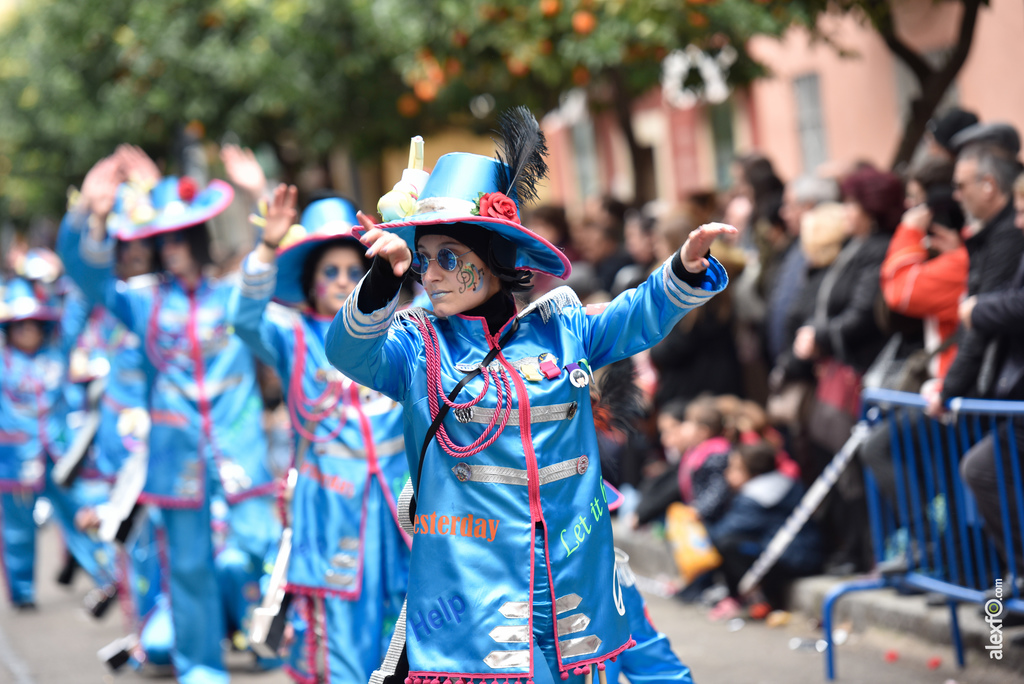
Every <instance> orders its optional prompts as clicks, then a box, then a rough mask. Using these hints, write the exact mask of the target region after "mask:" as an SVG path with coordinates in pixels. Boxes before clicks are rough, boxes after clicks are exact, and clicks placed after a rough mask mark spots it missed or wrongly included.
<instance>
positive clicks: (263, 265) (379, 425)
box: [234, 185, 412, 684]
mask: <svg viewBox="0 0 1024 684" xmlns="http://www.w3.org/2000/svg"><path fill="white" fill-rule="evenodd" d="M295 194H296V191H295V188H294V187H292V188H290V189H286V188H285V186H283V185H282V186H280V187H279V188H277V190H276V191H275V193H274V197H273V202H272V203H271V205H270V207H269V211H268V214H267V220H266V227H265V229H264V232H263V239H262V242H261V243H260V244H259V245H258V246H257V247H256V250H255V251H253V252H252V254H250V255H249V257H248V258H247V259H246V261H245V262H244V264H243V270H242V286H241V298H240V301H239V304H238V310H237V313H236V315H235V318H234V326H235V332H236V333H237V334H238V336H239V337H241V338H242V339H243V340H245V342H246V344H248V345H249V347H250V348H251V349H252V350H253V353H254V354H256V355H257V357H259V358H260V359H261V360H262V361H263V362H264V363H266V364H268V365H270V366H271V367H273V368H275V369H276V370H277V372H278V374H279V375H280V377H281V378H282V384H283V389H284V393H285V397H286V401H287V404H288V409H289V414H290V416H291V421H292V425H293V429H294V431H295V451H294V453H295V460H294V463H293V473H294V475H292V477H294V478H295V480H294V483H295V484H294V492H293V495H292V499H291V505H290V507H289V506H287V502H285V504H286V506H285V508H286V513H285V514H286V515H287V517H288V518H289V519H290V523H291V528H292V531H293V541H292V553H291V559H290V563H289V566H288V575H287V577H288V591H290V592H292V593H293V594H295V595H298V597H299V599H298V601H297V602H293V604H292V605H293V609H295V610H297V611H298V614H299V615H298V618H299V619H297V620H295V621H294V623H295V624H297V625H299V626H301V627H303V628H302V629H298V630H297V633H298V634H297V636H298V638H297V639H296V642H295V643H294V644H293V645H292V648H291V656H290V658H289V671H290V674H291V675H292V677H293V678H294V679H295V680H296V681H299V682H306V681H309V682H320V681H325V682H345V683H351V684H364V683H365V682H366V681H367V680H368V679H369V677H370V673H371V672H372V671H373V669H374V668H375V667H377V665H379V664H380V661H381V658H382V657H383V654H384V651H385V650H386V648H387V645H388V643H389V641H390V639H391V633H392V631H393V629H394V625H395V621H396V620H397V618H398V614H399V612H400V610H401V607H402V601H403V599H404V598H405V589H406V583H407V577H408V564H409V546H410V545H411V543H412V541H411V539H410V538H409V537H408V536H407V535H406V534H405V533H404V532H403V531H402V530H401V528H400V527H399V525H398V517H397V516H398V510H397V501H396V492H399V491H401V489H402V486H403V485H404V484H405V481H406V480H407V479H408V468H407V466H406V462H405V443H404V440H403V436H402V411H401V409H400V407H399V406H398V405H397V404H396V403H395V402H394V401H393V400H391V399H389V398H388V397H385V396H384V395H382V394H380V393H379V392H375V391H372V390H368V389H367V388H365V387H361V386H359V385H357V384H356V383H354V382H353V381H351V380H349V379H348V378H346V377H345V376H343V375H342V374H340V373H338V371H336V370H334V369H333V368H331V367H330V365H329V364H328V363H327V357H326V356H325V354H324V337H325V336H326V334H327V328H328V326H329V325H330V322H331V320H333V318H334V316H335V314H336V313H337V312H338V310H339V309H341V307H342V305H343V304H344V303H345V300H346V299H347V298H348V296H349V295H350V294H351V293H352V290H353V289H355V286H356V283H358V282H359V280H360V278H362V276H363V274H364V273H365V272H366V263H367V262H366V260H365V259H364V257H363V252H364V251H365V250H364V249H363V248H362V246H361V245H360V244H359V241H358V239H357V238H356V237H355V236H353V234H352V225H353V224H354V223H355V221H356V217H355V209H354V208H353V207H352V205H351V204H349V203H348V202H347V201H346V200H343V199H339V198H328V199H321V200H318V201H315V202H313V203H312V204H310V205H309V207H307V209H306V210H305V212H303V214H302V225H301V226H291V223H292V221H293V220H294V217H295ZM286 234H287V235H286ZM271 297H273V299H274V300H276V301H277V302H279V303H280V304H283V305H285V306H280V305H279V304H273V303H270V299H271Z"/></svg>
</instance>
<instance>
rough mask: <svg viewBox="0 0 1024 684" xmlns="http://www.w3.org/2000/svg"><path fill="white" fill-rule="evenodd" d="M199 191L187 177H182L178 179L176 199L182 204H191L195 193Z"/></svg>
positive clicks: (194, 183)
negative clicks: (178, 198) (179, 199)
mask: <svg viewBox="0 0 1024 684" xmlns="http://www.w3.org/2000/svg"><path fill="white" fill-rule="evenodd" d="M198 191H199V186H198V185H196V182H195V181H194V180H192V179H191V178H189V177H188V176H182V177H181V178H179V179H178V197H180V198H181V201H182V202H191V201H192V200H194V199H195V198H196V193H197V192H198Z"/></svg>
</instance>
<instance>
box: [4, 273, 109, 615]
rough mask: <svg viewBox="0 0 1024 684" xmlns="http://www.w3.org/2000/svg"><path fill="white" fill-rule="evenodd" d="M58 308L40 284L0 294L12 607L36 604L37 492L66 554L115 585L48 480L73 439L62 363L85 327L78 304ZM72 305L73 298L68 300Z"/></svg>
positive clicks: (67, 498) (71, 503) (73, 506)
mask: <svg viewBox="0 0 1024 684" xmlns="http://www.w3.org/2000/svg"><path fill="white" fill-rule="evenodd" d="M68 299H69V301H68V302H67V303H66V306H65V307H64V310H63V311H64V313H63V314H62V313H61V308H60V306H61V305H60V303H58V302H57V301H56V299H55V298H54V297H53V296H52V293H50V292H49V291H47V289H46V288H44V287H43V286H42V284H40V283H37V282H36V283H33V282H29V281H27V280H24V279H22V278H13V279H11V280H9V281H7V283H6V284H5V286H4V287H3V293H2V296H0V327H2V331H3V335H4V338H5V341H4V344H3V346H2V348H0V353H2V355H3V359H2V366H0V504H2V508H0V519H2V520H0V561H2V566H3V571H4V576H5V580H6V582H7V589H8V594H9V596H10V599H11V602H12V603H13V604H14V605H15V606H17V607H20V608H28V607H33V606H34V605H35V603H34V602H35V583H34V569H35V544H36V523H35V520H34V519H33V515H32V513H33V510H34V508H35V504H36V500H37V498H38V497H39V496H40V495H43V496H45V497H46V498H47V499H48V500H49V501H50V503H51V504H52V505H53V510H54V516H55V517H56V519H57V521H58V522H59V523H60V525H61V527H62V529H63V533H64V541H65V544H66V545H67V547H68V550H69V551H70V552H71V554H72V556H73V557H74V558H75V560H76V561H77V562H78V564H79V565H81V566H82V567H83V568H84V569H85V570H86V571H87V572H88V573H89V574H90V575H91V576H92V577H93V579H94V580H95V581H96V583H97V585H99V586H103V587H105V586H109V585H111V583H112V582H113V581H114V576H113V567H112V555H111V553H110V551H109V549H108V548H107V547H106V546H105V545H104V544H101V543H99V542H97V541H96V540H94V539H91V538H90V537H88V536H87V535H85V534H83V533H81V532H79V531H78V530H77V529H75V526H74V518H75V514H76V512H77V511H78V509H79V507H80V502H79V500H78V499H77V498H76V497H75V496H74V494H73V493H72V492H68V491H65V490H63V489H61V488H59V487H57V486H56V485H55V484H54V483H53V480H52V478H51V472H52V470H53V466H54V463H55V462H56V461H57V459H59V458H60V457H61V456H62V455H63V453H64V450H65V449H66V448H67V446H68V444H69V443H70V442H71V438H72V435H71V434H70V430H69V428H68V420H67V417H68V412H69V408H70V406H69V396H68V394H69V393H68V390H69V389H70V388H69V386H68V384H67V359H68V355H69V353H70V351H71V347H72V345H73V343H74V341H75V339H76V338H77V337H78V333H79V332H80V331H81V329H82V326H83V325H84V322H85V311H86V309H85V307H84V306H82V305H81V302H80V301H78V300H76V299H75V296H74V295H73V294H71V295H68ZM71 300H74V301H71Z"/></svg>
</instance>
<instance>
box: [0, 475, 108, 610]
mask: <svg viewBox="0 0 1024 684" xmlns="http://www.w3.org/2000/svg"><path fill="white" fill-rule="evenodd" d="M101 488H102V487H101ZM103 491H104V492H105V489H103ZM102 495H103V494H102V492H100V491H99V489H97V485H94V484H92V483H81V484H78V485H76V486H75V487H74V488H73V489H72V490H70V491H68V490H65V489H61V488H60V487H58V486H57V485H55V484H53V482H52V481H51V480H50V476H49V471H48V472H47V475H46V485H45V488H44V489H43V492H42V493H41V494H38V493H36V492H34V491H30V490H25V491H20V492H7V493H4V494H0V546H2V549H0V556H2V559H0V560H2V565H3V571H4V577H5V580H6V582H7V590H8V596H9V597H10V599H11V602H12V603H14V604H15V605H19V604H24V603H32V602H33V601H35V579H34V575H35V555H36V523H35V520H34V519H33V517H32V511H33V510H34V509H35V505H36V500H37V499H38V498H39V497H40V496H44V497H46V498H47V499H48V500H49V501H50V503H51V504H52V505H53V516H54V518H55V519H56V520H57V523H58V524H59V525H60V527H61V531H62V532H63V535H64V543H65V545H66V546H67V549H68V551H69V552H70V553H71V555H72V556H74V558H75V560H76V561H78V564H79V565H81V566H82V568H83V569H84V570H85V571H86V572H87V573H89V575H90V576H92V578H93V579H94V580H95V582H96V584H98V585H100V586H106V585H108V584H111V583H113V582H114V579H115V575H114V566H113V562H114V555H113V551H112V550H111V549H110V548H109V547H108V546H107V545H106V544H103V543H102V542H100V541H98V540H96V539H93V538H91V537H90V536H89V535H87V534H85V533H83V532H81V531H79V530H77V529H75V523H74V521H75V513H76V512H77V511H78V509H79V508H80V507H81V506H82V505H85V504H94V503H96V502H97V501H96V500H94V499H97V500H101V499H102Z"/></svg>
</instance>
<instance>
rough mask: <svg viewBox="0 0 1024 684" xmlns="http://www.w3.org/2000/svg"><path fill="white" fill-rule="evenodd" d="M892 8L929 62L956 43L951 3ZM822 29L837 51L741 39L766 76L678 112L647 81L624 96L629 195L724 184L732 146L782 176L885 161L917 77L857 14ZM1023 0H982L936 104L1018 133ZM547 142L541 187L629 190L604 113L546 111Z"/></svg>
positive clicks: (575, 195) (564, 193) (955, 10)
mask: <svg viewBox="0 0 1024 684" xmlns="http://www.w3.org/2000/svg"><path fill="white" fill-rule="evenodd" d="M894 4H895V5H896V10H897V14H896V17H895V19H896V26H897V31H898V34H899V35H900V36H901V38H903V40H904V41H905V42H906V43H907V44H908V45H910V46H911V47H912V48H914V49H915V50H916V51H918V52H919V53H921V54H923V55H924V56H925V58H926V59H929V60H941V59H943V58H944V56H945V54H946V53H947V52H948V50H950V49H951V47H952V46H953V45H954V43H955V41H956V35H957V31H958V29H959V25H960V15H961V12H962V6H961V5H960V4H959V3H953V2H950V3H934V2H932V0H907V2H902V3H894ZM821 28H822V29H823V30H824V31H825V33H826V34H827V35H828V36H830V38H831V40H832V41H833V43H835V44H836V45H839V46H841V47H842V48H844V49H845V51H846V52H847V53H848V56H841V55H840V54H839V52H838V51H837V50H836V49H835V48H834V47H832V46H830V45H828V44H826V43H824V42H821V41H818V42H814V41H812V40H811V37H810V35H809V34H808V33H807V32H806V31H805V30H801V29H793V30H791V31H789V32H788V33H787V34H786V35H785V37H784V38H783V39H782V40H775V39H770V38H758V39H755V40H753V41H752V42H751V44H750V45H749V46H748V48H749V50H750V52H751V53H752V54H753V55H754V57H755V58H756V59H758V60H759V61H761V62H762V63H763V64H765V65H766V66H767V67H768V69H769V71H770V73H771V76H770V77H768V78H764V79H761V80H759V81H757V82H756V83H754V84H753V85H752V86H751V87H749V88H745V89H742V90H737V91H734V92H733V93H732V95H731V97H730V98H729V99H728V100H727V101H726V102H723V103H721V104H717V105H707V104H697V105H696V106H694V107H692V108H690V109H678V108H675V107H672V106H670V105H669V104H668V103H666V102H665V98H664V97H663V94H662V92H661V91H660V90H654V91H652V92H651V93H649V94H648V95H647V96H646V97H644V98H641V99H640V100H639V101H638V102H636V103H634V107H633V128H634V132H635V135H636V139H637V142H638V144H639V145H640V146H641V147H642V149H643V153H644V156H645V157H646V159H644V160H642V162H641V167H642V168H643V167H644V166H645V165H646V166H648V167H649V168H648V169H647V170H644V171H642V177H641V183H640V185H641V186H643V185H644V184H647V185H648V187H642V188H641V190H640V191H639V193H638V194H640V195H641V198H640V199H648V198H656V199H659V200H663V201H667V202H670V203H674V202H679V201H682V200H683V199H685V197H686V196H687V195H689V194H690V193H692V192H695V191H701V190H710V189H714V188H719V189H722V188H725V187H728V185H729V184H730V174H729V166H730V163H731V161H732V159H733V158H734V157H735V156H736V155H737V154H743V153H747V152H753V151H758V152H761V153H764V154H765V155H767V156H768V157H769V158H771V160H772V161H773V163H774V164H775V168H776V171H777V172H778V173H779V175H780V176H781V177H782V178H783V179H784V180H788V179H792V178H795V177H796V176H799V175H801V174H803V173H813V172H816V171H822V170H834V169H838V168H844V167H846V166H847V165H849V164H852V163H853V162H856V161H861V160H866V161H870V162H873V163H874V164H876V165H878V166H880V167H882V168H888V167H889V166H890V165H891V163H892V159H893V157H894V155H895V153H896V149H897V147H898V145H899V142H900V138H901V136H902V134H903V127H904V123H905V121H906V117H907V116H908V111H909V106H910V102H911V101H912V99H913V98H914V97H915V95H916V92H915V91H916V89H917V84H916V81H915V79H914V78H913V76H912V75H911V74H910V72H909V70H908V69H907V68H906V66H904V65H903V63H902V62H900V61H899V59H897V58H896V57H895V56H894V55H893V54H892V53H891V52H890V51H889V49H888V48H887V47H886V45H885V43H884V42H883V40H882V38H881V37H880V36H879V35H878V34H877V33H876V32H875V31H874V30H872V29H871V28H870V26H867V25H866V24H865V22H863V21H860V20H858V19H857V18H855V17H852V16H845V17H828V18H826V19H825V20H824V22H823V24H822V25H821ZM1020 64H1024V4H1022V3H1021V2H1020V0H991V2H990V4H989V6H987V7H986V6H982V8H981V10H980V12H979V16H978V22H977V25H976V27H975V33H974V41H973V44H972V46H971V51H970V54H969V56H968V58H967V61H966V63H965V64H964V67H963V69H962V70H961V71H960V73H959V75H958V76H957V79H956V80H955V81H954V84H953V85H952V86H951V88H950V89H949V91H948V92H947V94H946V97H945V99H944V101H943V103H942V105H940V106H941V107H947V106H950V105H953V104H956V105H958V106H960V107H962V108H964V109H968V110H971V111H974V112H975V113H977V114H978V116H979V117H980V118H981V119H982V120H984V121H1006V122H1009V123H1012V124H1014V125H1015V126H1017V128H1018V129H1019V130H1022V131H1024V77H1022V76H1021V75H1020V73H1019V71H1018V69H1019V67H1017V66H1016V65H1020ZM545 129H546V131H547V133H548V136H549V139H550V141H551V145H550V147H551V149H552V158H553V159H552V161H553V164H552V166H553V169H552V171H553V173H552V179H551V195H552V197H553V198H554V199H557V200H560V201H562V202H564V203H565V204H566V206H567V207H569V208H570V209H573V208H579V207H580V206H582V201H583V200H584V199H585V198H586V197H588V196H591V195H595V194H604V193H607V194H611V195H613V196H616V197H618V198H619V199H623V200H626V201H632V200H633V199H634V197H633V187H634V184H633V175H634V173H633V165H632V164H631V163H630V156H629V151H628V146H627V145H626V140H625V136H624V135H623V134H622V132H621V129H620V128H619V126H618V125H617V123H616V122H615V120H614V117H613V116H612V115H611V114H598V115H589V114H587V113H586V110H585V108H582V107H579V106H574V105H573V103H572V102H571V98H569V99H568V100H567V105H565V106H563V107H562V108H561V109H560V110H558V111H556V112H553V113H552V114H551V115H549V116H548V117H547V118H546V119H545Z"/></svg>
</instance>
